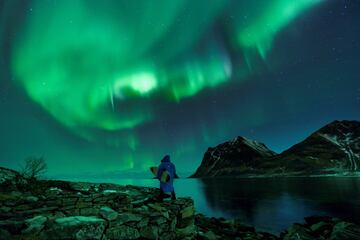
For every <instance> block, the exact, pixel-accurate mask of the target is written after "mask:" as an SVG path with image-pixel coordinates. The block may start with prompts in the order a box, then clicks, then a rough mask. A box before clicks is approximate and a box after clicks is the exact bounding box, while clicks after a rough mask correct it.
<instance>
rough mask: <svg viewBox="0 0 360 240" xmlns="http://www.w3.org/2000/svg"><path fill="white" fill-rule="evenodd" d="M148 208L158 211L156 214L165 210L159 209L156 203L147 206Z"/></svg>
mask: <svg viewBox="0 0 360 240" xmlns="http://www.w3.org/2000/svg"><path fill="white" fill-rule="evenodd" d="M148 206H149V207H151V208H152V209H154V210H156V211H158V212H161V211H164V210H165V209H164V208H163V207H161V206H160V205H159V204H158V203H155V204H152V203H150V204H148Z"/></svg>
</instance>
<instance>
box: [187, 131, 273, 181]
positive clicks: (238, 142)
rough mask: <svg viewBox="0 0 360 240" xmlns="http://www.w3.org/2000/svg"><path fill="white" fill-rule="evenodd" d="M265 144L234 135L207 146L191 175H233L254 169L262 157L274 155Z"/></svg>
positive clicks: (259, 163)
mask: <svg viewBox="0 0 360 240" xmlns="http://www.w3.org/2000/svg"><path fill="white" fill-rule="evenodd" d="M275 155H276V153H275V152H273V151H271V150H269V149H268V148H267V147H266V146H265V144H263V143H259V142H256V141H253V140H250V139H247V138H245V137H236V138H235V139H233V140H232V141H229V142H225V143H223V144H220V145H218V146H216V147H214V148H208V150H207V151H206V153H205V155H204V158H203V160H202V163H201V165H200V167H199V168H198V169H197V170H196V172H195V173H194V174H193V175H192V176H191V177H215V176H227V175H235V174H238V173H246V172H252V171H254V170H256V169H257V168H258V167H259V166H260V165H261V161H262V159H264V158H268V157H271V156H275Z"/></svg>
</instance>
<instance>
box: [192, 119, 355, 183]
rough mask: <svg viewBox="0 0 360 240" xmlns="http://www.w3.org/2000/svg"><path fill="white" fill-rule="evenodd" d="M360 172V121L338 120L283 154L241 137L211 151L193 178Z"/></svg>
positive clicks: (207, 152) (210, 149) (205, 156)
mask: <svg viewBox="0 0 360 240" xmlns="http://www.w3.org/2000/svg"><path fill="white" fill-rule="evenodd" d="M359 170H360V122H359V121H334V122H332V123H330V124H327V125H326V126H324V127H322V128H321V129H319V130H318V131H316V132H314V133H312V134H311V135H310V136H309V137H308V138H306V139H305V140H304V141H302V142H300V143H298V144H296V145H294V146H292V147H291V148H289V149H288V150H286V151H284V152H282V153H281V154H276V153H275V152H273V151H271V150H269V149H268V148H267V147H266V146H265V145H264V144H263V143H259V142H256V141H253V140H249V139H247V138H244V137H237V138H235V139H234V140H233V141H229V142H225V143H223V144H220V145H218V146H216V147H215V148H209V149H208V150H207V151H206V153H205V154H204V157H203V160H202V162H201V165H200V166H199V168H198V169H197V170H196V172H195V173H194V174H193V175H192V176H191V177H215V176H256V175H265V176H279V175H280V176H286V175H322V174H345V173H354V172H356V171H359Z"/></svg>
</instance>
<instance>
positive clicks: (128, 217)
mask: <svg viewBox="0 0 360 240" xmlns="http://www.w3.org/2000/svg"><path fill="white" fill-rule="evenodd" d="M142 218H143V217H142V216H141V215H139V214H133V213H120V214H119V215H118V217H117V220H116V222H117V224H119V225H122V224H124V223H127V222H139V221H140V220H141V219H142Z"/></svg>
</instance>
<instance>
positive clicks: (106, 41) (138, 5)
mask: <svg viewBox="0 0 360 240" xmlns="http://www.w3.org/2000/svg"><path fill="white" fill-rule="evenodd" d="M319 2H320V0H272V1H269V0H258V1H246V3H244V1H237V0H234V1H225V0H214V1H206V3H205V1H200V0H199V1H194V0H171V1H168V0H154V1H150V0H136V1H129V0H124V1H122V0H113V1H110V0H108V1H95V0H61V1H58V2H55V1H54V4H43V0H34V1H33V4H32V6H33V7H32V11H29V12H28V16H27V18H26V22H25V23H24V26H23V28H22V30H21V32H20V34H18V39H16V41H15V44H14V46H13V49H12V70H13V73H14V75H15V81H17V82H18V83H19V84H20V85H21V86H22V87H23V88H24V89H25V91H26V92H27V94H28V95H29V96H30V98H31V99H32V100H33V101H35V102H36V103H38V104H40V105H41V106H42V107H43V108H44V109H45V110H46V111H47V112H48V113H49V114H50V115H51V116H52V117H53V118H54V119H56V120H57V121H58V122H60V123H61V124H63V125H64V126H66V127H67V128H69V129H70V130H71V131H73V132H74V133H76V134H77V135H80V136H82V137H84V138H86V139H88V140H93V139H94V137H93V136H92V131H94V130H96V131H106V132H112V131H116V132H119V131H125V132H126V134H125V135H123V136H125V137H124V138H123V139H125V140H124V142H126V143H127V144H128V145H129V148H130V149H132V150H135V149H136V146H137V144H138V139H137V137H136V136H135V135H134V133H133V132H132V130H134V129H135V128H137V127H140V126H142V125H144V124H146V123H149V122H151V121H152V120H153V119H155V118H156V116H154V108H156V106H154V103H155V102H156V101H166V102H168V103H169V104H178V103H179V102H181V101H182V100H184V99H186V98H190V97H194V96H196V95H197V94H199V93H200V92H202V91H203V90H205V89H211V88H216V87H218V86H219V85H224V84H226V83H227V82H230V81H233V80H234V81H235V80H241V79H244V77H245V76H248V74H250V72H251V69H250V67H249V65H251V62H252V61H253V58H256V57H258V58H259V57H260V58H261V59H262V60H264V61H266V54H267V53H268V52H269V51H270V50H271V45H272V42H273V40H274V37H275V36H276V34H277V33H278V32H279V31H280V30H281V29H282V28H284V27H285V26H286V25H287V24H289V23H290V22H291V21H292V20H293V19H295V17H297V16H299V14H301V13H302V12H304V11H305V10H307V9H309V8H310V7H312V6H313V5H315V4H317V3H319ZM229 19H230V20H229ZM219 23H223V25H224V24H225V23H227V24H226V27H224V28H223V30H224V31H226V34H224V33H220V34H219V33H218V32H219ZM223 25H221V24H220V26H223ZM229 39H230V40H229ZM225 40H228V41H227V42H231V44H229V43H227V44H225V42H226V41H225ZM229 45H231V46H229ZM233 52H235V53H237V54H238V55H241V56H242V58H243V61H242V62H243V63H244V62H245V63H248V66H247V65H246V64H243V63H239V62H236V61H233V59H232V58H231V56H230V55H231V54H230V53H233ZM254 53H255V54H254ZM113 142H114V141H109V144H112V145H114V143H113ZM121 144H122V142H118V141H117V143H116V144H115V145H121Z"/></svg>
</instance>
